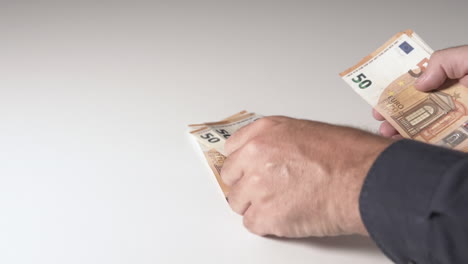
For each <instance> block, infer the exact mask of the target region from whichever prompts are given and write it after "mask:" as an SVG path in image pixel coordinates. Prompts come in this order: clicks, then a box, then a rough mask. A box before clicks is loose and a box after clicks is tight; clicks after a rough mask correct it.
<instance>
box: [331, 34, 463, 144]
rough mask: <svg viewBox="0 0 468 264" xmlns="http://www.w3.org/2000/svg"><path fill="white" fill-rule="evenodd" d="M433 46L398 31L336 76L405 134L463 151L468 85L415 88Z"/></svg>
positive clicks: (416, 36)
mask: <svg viewBox="0 0 468 264" xmlns="http://www.w3.org/2000/svg"><path fill="white" fill-rule="evenodd" d="M432 53H433V50H432V49H431V48H430V47H429V46H428V45H427V44H426V43H425V42H424V41H423V40H422V39H421V38H420V37H419V36H418V35H417V34H416V33H414V32H413V31H412V30H407V31H404V32H400V33H398V34H397V35H395V36H394V37H393V38H391V39H390V40H389V41H388V42H387V43H385V44H384V45H383V46H382V47H380V48H379V49H377V50H376V51H374V52H373V53H371V54H370V55H368V56H367V57H365V58H364V59H362V60H361V61H360V62H359V63H358V64H356V65H354V66H353V67H351V68H349V69H348V70H346V71H344V72H342V73H341V74H340V76H341V77H342V78H343V80H344V81H345V82H346V83H348V84H349V85H350V86H351V87H352V88H353V90H354V91H356V92H357V93H358V94H359V95H360V96H361V97H362V98H364V99H365V100H366V101H367V102H368V103H369V104H370V105H371V106H373V107H374V108H375V109H376V110H377V111H378V112H379V113H380V114H382V115H383V116H384V117H385V119H386V120H387V121H389V122H390V123H391V124H392V125H393V127H395V128H396V129H397V131H398V132H399V133H400V134H401V135H402V136H403V137H405V138H411V139H414V140H418V141H422V142H426V143H430V144H434V145H439V146H443V147H448V148H453V149H456V150H460V151H464V152H468V112H467V111H468V108H467V107H468V88H466V87H464V86H463V85H461V84H460V83H458V82H455V83H452V84H447V85H446V87H442V88H441V89H439V90H437V91H433V92H430V93H423V92H419V91H417V90H416V89H415V87H414V85H415V81H416V80H417V79H418V77H419V76H421V74H422V73H423V72H424V70H425V69H426V66H427V63H428V62H429V58H430V56H431V54H432Z"/></svg>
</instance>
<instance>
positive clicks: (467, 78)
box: [460, 75, 468, 88]
mask: <svg viewBox="0 0 468 264" xmlns="http://www.w3.org/2000/svg"><path fill="white" fill-rule="evenodd" d="M460 83H461V84H462V85H463V86H465V87H467V88H468V75H467V76H465V77H463V78H461V79H460Z"/></svg>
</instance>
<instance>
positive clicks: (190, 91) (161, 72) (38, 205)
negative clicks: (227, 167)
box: [0, 0, 468, 264]
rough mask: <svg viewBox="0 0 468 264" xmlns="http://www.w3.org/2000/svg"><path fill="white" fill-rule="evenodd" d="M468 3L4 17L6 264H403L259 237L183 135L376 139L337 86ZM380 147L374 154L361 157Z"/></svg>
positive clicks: (89, 8) (436, 29)
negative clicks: (217, 123) (404, 35)
mask: <svg viewBox="0 0 468 264" xmlns="http://www.w3.org/2000/svg"><path fill="white" fill-rule="evenodd" d="M467 10H468V2H467V1H434V2H429V1H370V0H369V1H333V0H328V1H212V2H208V1H185V2H182V1H130V0H128V1H55V2H52V1H32V2H22V1H5V0H2V1H0V263H5V264H14V263H47V264H54V263H57V264H58V263H60V264H63V263H80V264H81V263H99V264H102V263H236V264H239V263H270V264H275V263H350V262H353V263H361V264H365V263H372V264H375V263H389V261H388V260H387V259H386V258H385V257H384V256H383V255H382V253H380V251H379V250H378V249H377V248H376V247H375V246H374V245H373V243H372V241H370V240H368V239H365V238H360V237H343V238H326V239H303V240H279V239H271V238H262V237H257V236H254V235H251V234H250V233H248V232H247V231H246V230H245V229H244V228H243V226H242V222H241V218H240V217H239V216H237V215H235V214H234V213H232V212H231V211H230V209H229V208H228V205H227V203H226V202H225V201H224V199H223V197H222V194H221V191H220V190H219V187H218V186H217V184H216V182H215V180H214V177H213V176H212V174H211V171H210V170H209V168H208V167H207V165H206V164H205V162H204V160H203V159H202V157H201V155H200V152H199V150H198V149H197V148H196V147H195V145H194V144H193V143H194V142H193V141H192V139H191V138H190V137H189V136H188V134H187V131H188V130H187V128H186V124H188V123H193V122H203V121H214V120H217V119H220V118H223V117H225V116H227V115H230V114H233V113H235V112H237V111H240V110H243V109H247V110H250V111H255V112H258V113H261V114H264V115H272V114H282V115H290V116H294V117H301V118H307V119H314V120H320V121H326V122H331V123H337V124H347V125H352V126H356V127H361V128H364V129H369V130H372V131H376V129H377V127H378V123H377V122H376V121H374V120H373V119H372V117H371V115H370V110H371V108H370V107H369V106H368V105H367V104H366V103H365V102H364V101H363V100H362V99H361V98H359V97H358V96H357V95H356V94H354V92H353V91H352V90H351V88H349V87H347V85H346V84H345V83H344V82H343V81H342V80H341V79H340V78H339V76H338V73H339V72H340V71H342V70H345V69H346V68H347V67H349V66H352V65H353V64H354V63H356V62H357V61H358V60H359V59H361V58H362V57H363V56H365V55H367V54H368V53H370V52H371V51H373V50H374V49H376V48H377V47H378V46H380V45H381V44H383V43H384V42H385V41H386V40H387V39H389V38H390V37H391V36H392V35H393V34H395V33H396V32H398V31H401V30H405V29H407V28H413V29H414V30H415V31H416V32H417V33H418V34H419V35H420V36H421V37H422V38H423V39H425V40H426V41H427V42H428V43H429V44H430V45H431V46H432V47H433V48H434V49H440V48H445V47H449V46H454V45H461V44H466V43H468V35H467V34H466V32H467V31H466V25H467V18H466V11H467ZM363 147H365V146H363Z"/></svg>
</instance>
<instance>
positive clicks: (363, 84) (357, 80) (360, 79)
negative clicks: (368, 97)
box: [353, 73, 372, 89]
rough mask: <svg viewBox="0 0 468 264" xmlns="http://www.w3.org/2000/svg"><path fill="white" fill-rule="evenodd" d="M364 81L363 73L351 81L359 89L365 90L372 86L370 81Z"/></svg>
mask: <svg viewBox="0 0 468 264" xmlns="http://www.w3.org/2000/svg"><path fill="white" fill-rule="evenodd" d="M366 79H367V77H366V75H365V74H364V73H361V74H359V75H358V76H356V78H354V79H353V82H355V83H357V84H359V88H361V89H366V88H367V87H369V86H371V85H372V81H371V80H366Z"/></svg>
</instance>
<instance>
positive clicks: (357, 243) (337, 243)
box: [269, 235, 382, 255]
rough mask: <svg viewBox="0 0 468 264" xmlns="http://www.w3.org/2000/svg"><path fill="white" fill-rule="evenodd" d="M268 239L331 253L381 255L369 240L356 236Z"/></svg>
mask: <svg viewBox="0 0 468 264" xmlns="http://www.w3.org/2000/svg"><path fill="white" fill-rule="evenodd" d="M269 238H270V239H273V240H278V241H285V242H288V243H295V244H299V245H302V246H310V247H314V248H321V249H325V250H332V251H336V250H340V251H359V252H365V253H366V254H379V255H380V254H382V253H381V252H380V250H379V248H378V247H377V246H376V245H375V243H374V242H373V241H372V240H371V239H370V238H368V237H363V236H357V235H356V236H355V235H352V236H339V237H324V238H318V237H311V238H301V239H289V238H287V239H284V238H276V237H269Z"/></svg>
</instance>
